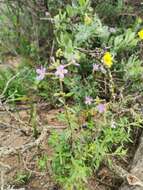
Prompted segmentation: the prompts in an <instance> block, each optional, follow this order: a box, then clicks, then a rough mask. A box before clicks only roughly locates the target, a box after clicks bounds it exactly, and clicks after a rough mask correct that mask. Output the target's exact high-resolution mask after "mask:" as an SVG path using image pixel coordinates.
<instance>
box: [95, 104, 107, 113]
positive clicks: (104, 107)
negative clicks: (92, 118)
mask: <svg viewBox="0 0 143 190" xmlns="http://www.w3.org/2000/svg"><path fill="white" fill-rule="evenodd" d="M97 110H98V112H99V113H104V112H105V111H106V106H105V104H98V106H97Z"/></svg>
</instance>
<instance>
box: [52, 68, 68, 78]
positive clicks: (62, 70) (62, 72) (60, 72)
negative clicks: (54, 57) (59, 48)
mask: <svg viewBox="0 0 143 190" xmlns="http://www.w3.org/2000/svg"><path fill="white" fill-rule="evenodd" d="M67 73H68V70H67V69H65V66H64V65H59V66H58V67H57V70H56V72H55V75H56V76H57V77H59V78H60V79H63V78H64V77H65V74H67Z"/></svg>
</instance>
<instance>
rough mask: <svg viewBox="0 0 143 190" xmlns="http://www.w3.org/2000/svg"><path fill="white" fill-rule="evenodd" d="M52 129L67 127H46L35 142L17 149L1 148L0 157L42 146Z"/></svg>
mask: <svg viewBox="0 0 143 190" xmlns="http://www.w3.org/2000/svg"><path fill="white" fill-rule="evenodd" d="M52 128H53V129H55V128H56V129H64V128H66V127H64V126H55V127H54V126H45V127H43V130H42V132H41V135H40V136H39V138H38V139H37V140H35V141H33V142H30V143H27V144H24V145H22V146H20V147H15V148H10V147H1V148H0V157H3V156H8V155H10V154H17V153H18V152H20V153H24V152H25V151H27V150H30V149H31V148H33V147H35V146H39V145H40V144H41V142H43V140H44V139H45V137H46V136H47V134H48V131H49V130H50V129H52Z"/></svg>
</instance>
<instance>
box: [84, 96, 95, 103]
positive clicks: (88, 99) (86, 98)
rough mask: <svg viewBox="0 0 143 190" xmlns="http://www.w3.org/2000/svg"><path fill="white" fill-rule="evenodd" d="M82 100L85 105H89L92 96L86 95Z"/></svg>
mask: <svg viewBox="0 0 143 190" xmlns="http://www.w3.org/2000/svg"><path fill="white" fill-rule="evenodd" d="M84 102H85V104H86V105H91V104H92V102H93V98H92V97H90V96H86V97H85V101H84Z"/></svg>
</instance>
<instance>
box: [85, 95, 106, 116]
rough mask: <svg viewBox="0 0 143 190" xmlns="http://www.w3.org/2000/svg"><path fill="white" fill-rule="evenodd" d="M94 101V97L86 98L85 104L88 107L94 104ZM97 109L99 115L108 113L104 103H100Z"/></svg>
mask: <svg viewBox="0 0 143 190" xmlns="http://www.w3.org/2000/svg"><path fill="white" fill-rule="evenodd" d="M93 101H94V100H93V98H92V97H90V96H86V97H85V101H84V103H85V104H86V105H91V104H92V103H93ZM96 108H97V110H98V112H99V113H104V112H105V111H106V105H105V104H103V103H99V104H98V105H97V107H96Z"/></svg>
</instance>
